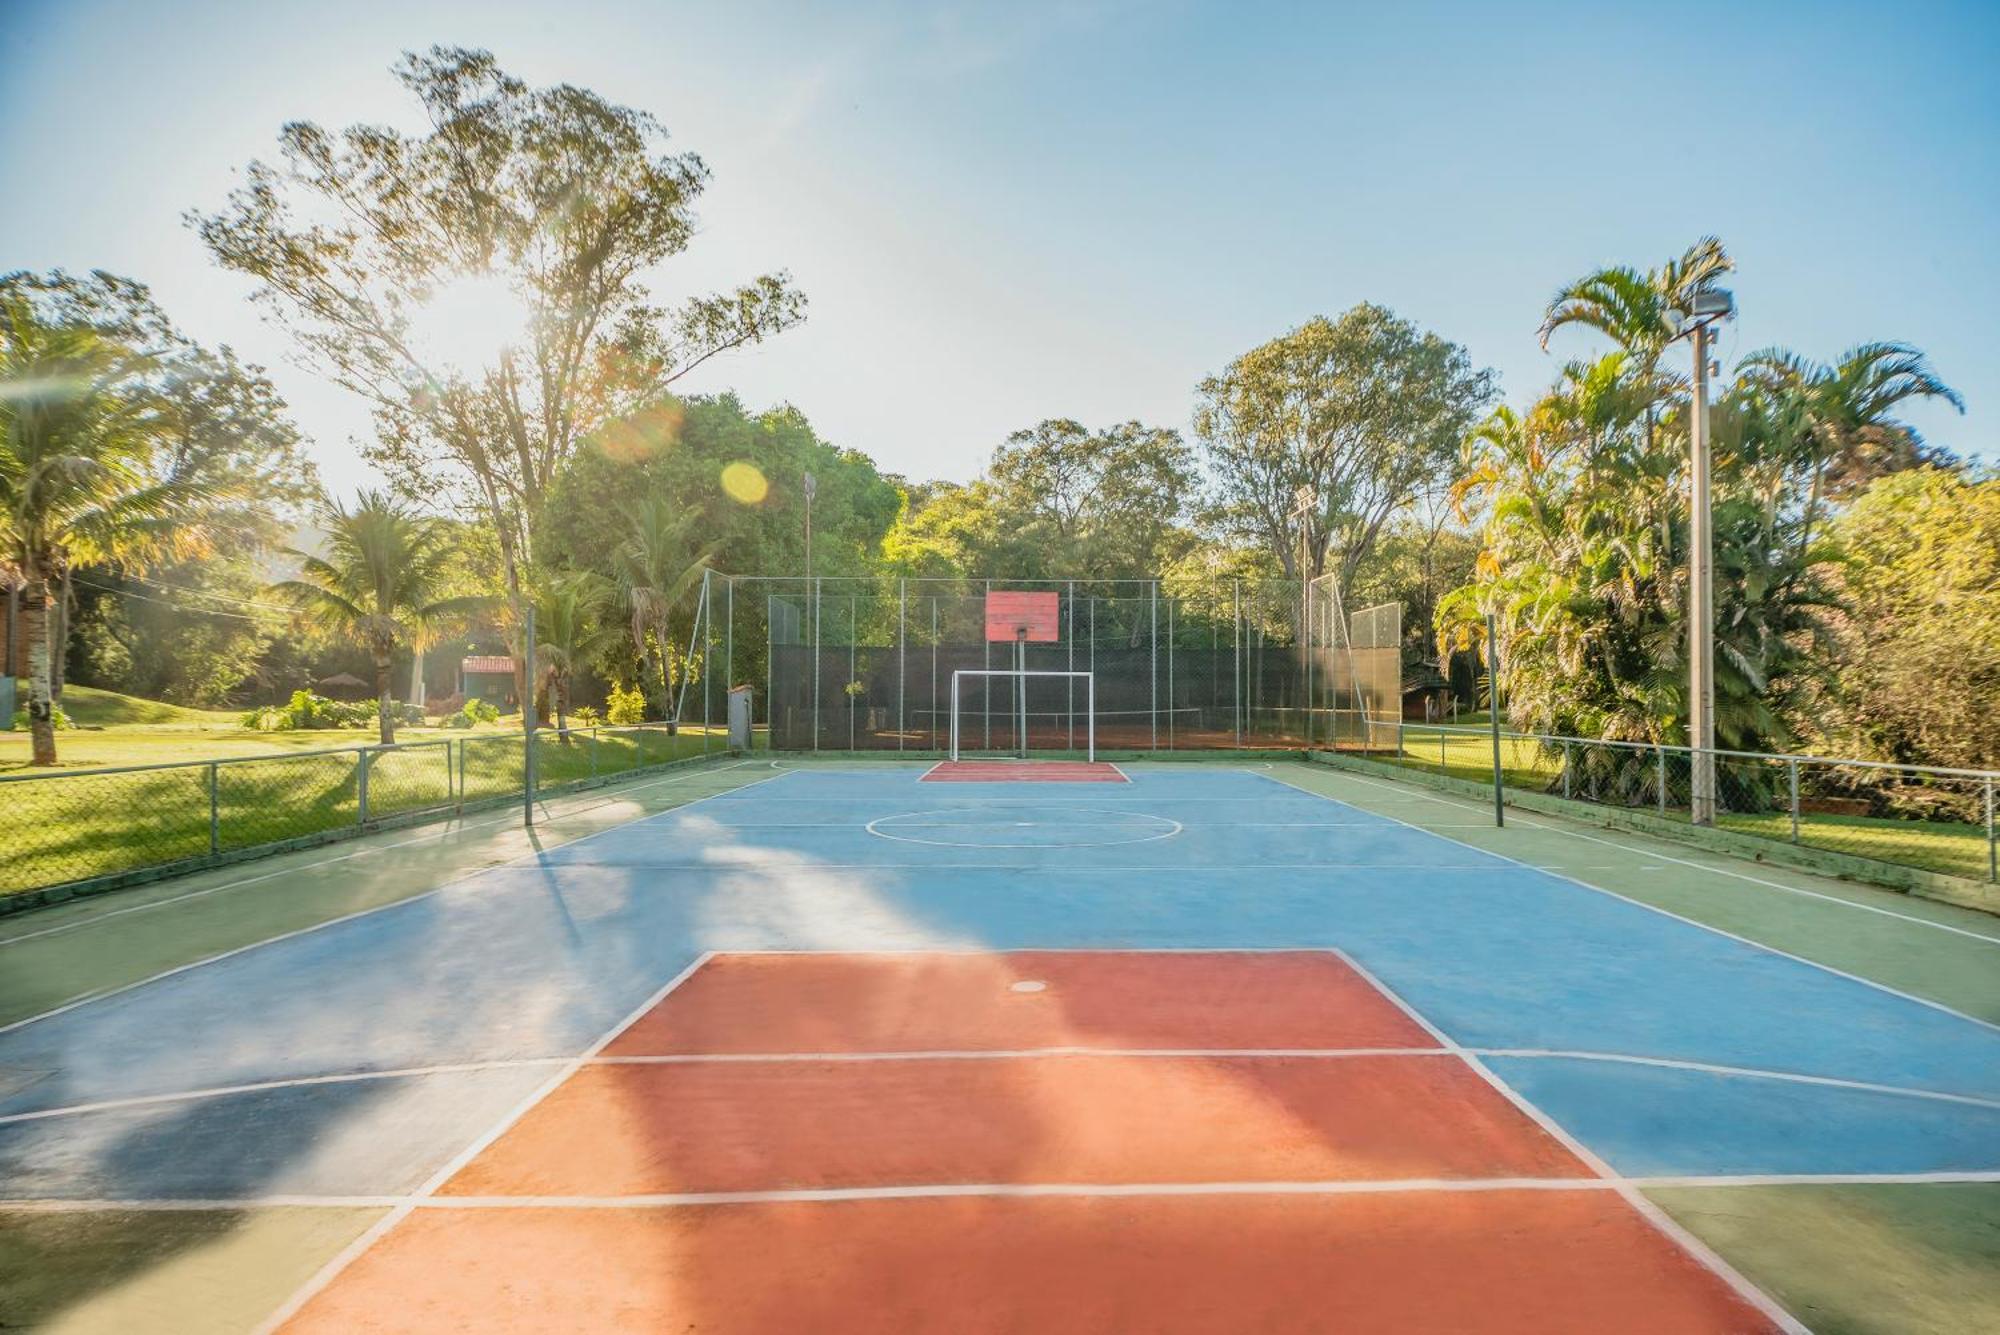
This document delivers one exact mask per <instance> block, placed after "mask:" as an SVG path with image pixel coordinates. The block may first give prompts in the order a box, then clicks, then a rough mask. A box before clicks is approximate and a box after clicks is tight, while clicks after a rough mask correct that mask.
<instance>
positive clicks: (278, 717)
mask: <svg viewBox="0 0 2000 1335" xmlns="http://www.w3.org/2000/svg"><path fill="white" fill-rule="evenodd" d="M390 709H391V711H392V713H391V717H393V718H395V719H396V720H397V721H398V722H402V723H421V722H423V719H424V714H423V711H422V710H421V709H418V708H417V707H416V706H415V705H409V704H392V705H391V706H390ZM374 723H375V702H374V701H373V700H353V701H348V700H329V699H327V698H326V697H325V696H323V695H314V694H313V693H312V692H311V691H305V690H300V691H293V692H292V698H291V699H290V700H288V701H286V702H285V703H284V704H282V705H263V706H261V707H259V708H257V709H252V710H250V711H249V712H247V713H245V714H244V715H243V726H244V727H246V728H255V729H256V730H257V731H259V732H290V731H292V730H293V729H294V728H310V729H321V728H367V727H372V726H374Z"/></svg>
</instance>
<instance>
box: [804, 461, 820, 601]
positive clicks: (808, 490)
mask: <svg viewBox="0 0 2000 1335" xmlns="http://www.w3.org/2000/svg"><path fill="white" fill-rule="evenodd" d="M804 491H805V494H806V578H807V579H811V578H812V572H813V497H814V496H817V495H818V494H819V479H817V478H815V477H814V476H813V475H812V474H811V473H807V474H806V476H805V486H804Z"/></svg>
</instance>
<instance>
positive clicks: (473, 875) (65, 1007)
mask: <svg viewBox="0 0 2000 1335" xmlns="http://www.w3.org/2000/svg"><path fill="white" fill-rule="evenodd" d="M744 763H746V764H747V763H750V762H747V761H746V762H744ZM722 768H723V769H737V768H740V766H737V765H725V766H722ZM674 777H676V778H678V777H680V776H678V775H676V776H674ZM783 777H784V775H782V774H771V775H767V776H765V777H764V778H761V779H752V780H750V782H748V783H745V784H740V785H738V786H737V787H735V788H728V789H724V790H723V791H722V792H719V793H709V794H707V795H706V796H703V797H697V798H695V799H694V800H693V801H691V802H684V803H682V804H681V805H680V806H677V807H674V808H672V809H671V810H669V811H658V812H654V813H653V814H652V815H650V816H641V817H639V818H638V819H637V820H629V821H623V822H621V823H619V824H617V825H608V826H606V827H605V828H604V829H601V830H592V831H591V832H590V833H588V834H580V835H578V836H577V837H576V838H574V839H566V840H564V841H563V842H562V843H560V844H558V845H556V846H555V847H557V848H573V847H575V846H576V845H578V844H580V843H583V842H584V841H585V840H588V839H595V838H597V837H598V836H599V835H605V834H611V833H614V832H616V831H618V830H629V829H632V828H634V827H636V826H639V825H643V824H645V823H646V822H647V821H650V820H657V819H658V818H659V817H661V816H666V815H671V814H673V812H675V811H685V810H687V809H688V808H689V807H691V806H695V805H697V804H698V803H702V802H711V801H714V800H715V799H716V798H718V797H727V796H728V795H729V794H730V793H737V792H741V791H743V789H745V788H754V787H756V786H757V785H758V784H760V783H769V782H771V780H773V779H781V778H783ZM546 856H547V854H546V853H545V852H544V851H543V850H541V849H535V850H533V851H532V852H528V853H523V854H521V855H520V856H519V857H514V858H509V859H508V860H507V861H505V862H495V863H491V864H489V865H487V866H483V867H478V868H475V869H474V870H472V871H469V872H466V873H464V874H463V875H461V876H454V877H452V878H451V879H450V880H448V881H441V882H439V883H438V884H437V885H434V886H432V887H431V888H430V889H428V890H425V891H423V892H421V893H419V894H414V895H411V896H409V897H408V898H405V899H395V900H391V901H390V902H388V903H387V904H377V905H375V906H373V907H372V908H365V909H357V910H356V911H355V912H353V913H346V914H342V915H341V916H340V917H338V918H328V919H327V920H326V921H324V922H316V923H312V924H310V925H308V926H305V927H300V928H298V929H296V930H294V931H290V932H281V933H279V934H278V935H277V936H270V937H265V938H264V939H263V940H262V941H252V942H250V943H249V944H248V945H242V946H237V947H235V948H234V949H231V950H224V951H221V952H219V953H217V954H214V955H204V956H203V957H202V958H200V959H198V960H193V961H190V962H189V963H187V964H181V965H176V966H175V967H174V968H171V969H163V970H161V971H160V972H159V973H156V974H151V975H149V976H147V977H145V978H141V979H138V980H137V981H135V982H130V983H124V984H121V985H120V986H118V987H113V988H107V989H106V990H104V991H102V992H92V993H90V994H88V995H87V996H81V997H78V998H76V1000H74V1001H66V1002H64V1003H63V1004H62V1005H60V1006H56V1007H54V1008H52V1009H50V1010H45V1011H43V1012H41V1013H40V1014H38V1015H30V1016H28V1017H27V1018H26V1019H21V1020H15V1021H13V1022H12V1023H11V1024H0V1034H11V1033H13V1032H14V1031H15V1030H16V1029H25V1028H26V1027H27V1026H29V1025H31V1024H39V1023H41V1022H42V1021H43V1020H52V1019H54V1018H55V1017H56V1016H58V1015H67V1014H68V1013H69V1012H70V1011H73V1010H76V1009H77V1008H78V1007H81V1006H90V1005H95V1004H96V1003H98V1002H100V1001H108V1000H110V999H111V998H112V997H122V996H124V995H125V994H126V993H127V992H131V991H135V990H136V989H138V988H142V987H146V986H148V985H149V984H152V983H157V982H160V981H161V980H162V979H166V978H172V977H173V976H175V975H176V974H183V973H187V972H188V971H190V970H192V969H199V968H202V967H203V966H205V965H209V964H218V963H220V962H222V961H223V960H226V959H233V958H234V957H236V956H238V955H243V954H247V953H249V952H250V951H253V950H262V949H263V948H264V947H265V946H272V945H276V944H277V943H278V942H280V941H290V940H292V939H293V938H294V937H300V936H307V935H310V934H311V933H313V932H320V931H325V930H326V929H327V928H329V927H337V926H339V925H340V924H341V923H344V922H353V921H355V920H356V919H358V918H366V917H370V916H372V915H373V914H377V913H388V912H389V911H391V910H393V909H400V908H403V907H405V906H407V905H410V904H418V903H422V902H423V901H424V900H426V899H429V898H431V897H432V896H433V895H436V894H440V893H442V892H443V891H445V890H449V889H450V888H452V887H453V886H455V885H461V884H463V883H464V882H466V881H471V880H476V879H477V878H479V877H481V876H484V875H485V874H486V873H488V872H492V871H503V870H506V869H507V868H510V867H515V866H518V865H519V864H521V863H524V862H527V861H530V860H531V859H535V858H541V857H546Z"/></svg>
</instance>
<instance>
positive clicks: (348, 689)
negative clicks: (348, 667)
mask: <svg viewBox="0 0 2000 1335" xmlns="http://www.w3.org/2000/svg"><path fill="white" fill-rule="evenodd" d="M313 690H314V691H316V692H318V693H319V694H321V695H323V696H325V697H326V698H327V699H329V700H367V699H371V698H372V697H373V696H374V694H375V691H374V688H373V687H371V686H369V684H368V683H367V682H365V681H363V680H361V678H359V677H357V676H355V675H354V674H353V673H352V672H336V673H334V674H333V675H332V676H331V677H321V678H320V679H319V680H318V681H316V682H314V683H313Z"/></svg>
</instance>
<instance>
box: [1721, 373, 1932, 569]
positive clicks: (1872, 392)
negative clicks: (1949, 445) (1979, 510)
mask: <svg viewBox="0 0 2000 1335" xmlns="http://www.w3.org/2000/svg"><path fill="white" fill-rule="evenodd" d="M1737 374H1738V376H1739V377H1740V378H1741V379H1742V381H1743V384H1744V389H1745V395H1746V397H1747V398H1748V399H1749V400H1750V403H1751V406H1752V407H1753V408H1756V409H1760V410H1762V411H1764V412H1766V413H1769V414H1772V415H1774V416H1784V417H1787V418H1788V419H1790V420H1791V421H1793V422H1794V424H1795V426H1796V429H1795V430H1793V431H1792V432H1790V433H1787V435H1786V439H1787V441H1788V442H1789V443H1790V444H1791V447H1792V448H1791V450H1790V451H1789V452H1790V453H1791V454H1792V456H1793V457H1791V458H1789V459H1787V460H1784V461H1783V462H1784V463H1786V464H1789V465H1792V466H1796V467H1799V468H1802V469H1804V470H1805V471H1806V472H1807V473H1808V474H1809V479H1808V482H1807V488H1806V498H1805V501H1804V506H1805V510H1804V515H1803V522H1802V523H1801V525H1800V540H1801V546H1802V547H1803V546H1804V544H1805V543H1806V542H1807V541H1809V540H1810V538H1811V536H1812V531H1813V523H1814V521H1815V519H1816V518H1817V517H1818V511H1819V508H1820V505H1821V503H1822V501H1824V500H1839V499H1840V498H1842V497H1845V496H1849V495H1852V494H1853V493H1854V492H1857V491H1859V490H1860V489H1861V488H1862V487H1865V486H1866V485H1868V483H1870V482H1872V481H1874V480H1875V479H1876V478H1878V477H1882V476H1885V475H1886V474H1889V473H1894V472H1897V471H1899V470H1901V469H1904V468H1913V467H1916V466H1917V465H1919V464H1924V463H1931V462H1936V461H1937V460H1939V459H1940V458H1942V457H1944V456H1943V455H1942V454H1941V452H1939V451H1936V450H1933V449H1931V448H1930V447H1929V446H1928V445H1926V444H1925V443H1924V438H1923V437H1922V436H1921V435H1919V434H1918V433H1917V430H1916V428H1914V427H1912V426H1910V425H1909V424H1908V423H1906V422H1901V421H1898V420H1897V419H1896V418H1895V417H1894V416H1892V414H1893V413H1894V412H1895V410H1896V409H1897V408H1899V407H1901V406H1902V405H1903V404H1904V403H1906V402H1908V401H1910V400H1912V399H1943V400H1944V401H1945V402H1946V403H1949V404H1950V405H1951V406H1952V407H1954V408H1956V409H1958V410H1959V411H1960V412H1961V413H1962V412H1964V411H1965V400H1964V399H1962V398H1960V397H1959V394H1958V391H1957V390H1955V389H1953V388H1952V387H1951V386H1949V385H1947V384H1945V383H1944V381H1942V380H1940V379H1939V378H1938V376H1937V373H1936V372H1935V371H1933V370H1932V369H1931V365H1930V362H1929V361H1927V360H1926V359H1925V357H1924V354H1923V353H1922V352H1921V351H1920V350H1918V349H1916V348H1913V347H1911V346H1910V345H1909V344H1907V343H1863V344H1862V345H1860V346H1859V347H1855V348H1849V349H1848V350H1847V351H1846V352H1844V353H1842V354H1841V355H1840V358H1839V360H1838V361H1836V362H1834V363H1833V364H1832V365H1831V366H1826V365H1822V364H1820V363H1818V362H1814V361H1811V360H1809V359H1807V358H1805V357H1801V356H1799V355H1798V354H1797V353H1794V352H1787V351H1785V350H1784V349H1782V348H1764V349H1761V350H1759V351H1757V352H1753V353H1751V354H1750V355H1749V356H1747V357H1745V358H1744V359H1743V360H1742V361H1741V362H1740V363H1738V365H1737Z"/></svg>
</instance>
